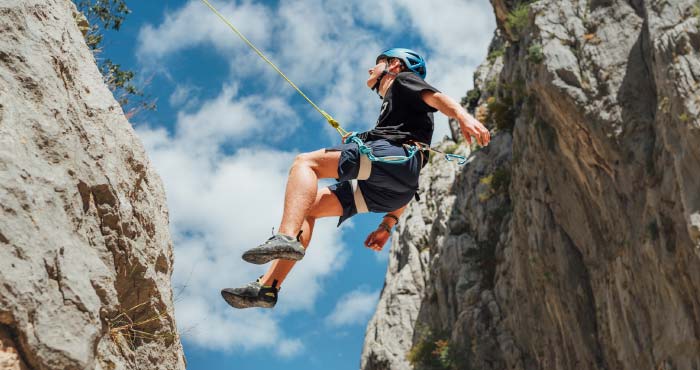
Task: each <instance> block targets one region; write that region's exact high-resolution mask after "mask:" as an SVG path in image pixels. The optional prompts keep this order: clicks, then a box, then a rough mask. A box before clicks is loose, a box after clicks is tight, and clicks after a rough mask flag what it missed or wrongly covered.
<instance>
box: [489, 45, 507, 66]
mask: <svg viewBox="0 0 700 370" xmlns="http://www.w3.org/2000/svg"><path fill="white" fill-rule="evenodd" d="M505 53H506V48H505V47H504V46H501V48H500V49H496V50H494V51H492V52H490V53H489V55H488V56H487V57H486V59H487V60H488V61H489V62H491V63H493V61H494V60H496V59H498V58H499V57H502V56H503V55H504V54H505Z"/></svg>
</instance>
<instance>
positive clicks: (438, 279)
mask: <svg viewBox="0 0 700 370" xmlns="http://www.w3.org/2000/svg"><path fill="white" fill-rule="evenodd" d="M492 4H493V5H494V9H495V14H496V17H497V19H498V24H499V30H498V32H497V34H496V36H495V39H494V42H493V44H492V47H491V52H492V53H491V57H490V58H489V61H487V62H485V63H484V64H483V65H482V66H481V67H480V68H479V70H478V71H477V75H476V76H475V85H476V87H477V88H476V90H475V91H473V92H470V94H469V95H468V96H467V99H465V103H467V104H469V105H470V108H472V109H476V114H479V112H484V111H486V112H487V113H486V116H485V117H486V121H487V123H488V124H490V125H492V126H495V127H496V130H497V131H498V134H497V135H496V136H495V138H494V139H493V141H492V144H491V145H489V146H488V147H487V148H484V149H482V150H480V151H477V152H475V153H471V155H470V162H469V164H467V165H466V166H465V167H463V168H462V169H454V168H452V167H450V165H449V164H447V163H445V162H444V161H436V160H435V159H433V161H432V163H431V164H430V165H429V167H426V169H424V172H423V175H422V177H423V178H422V180H421V181H422V183H421V188H422V193H421V197H422V200H421V201H420V202H414V203H412V204H411V206H410V208H409V210H408V211H407V212H406V213H405V214H404V216H403V218H402V220H401V222H400V225H401V226H400V227H399V228H398V229H397V231H396V234H394V238H393V239H394V240H395V243H393V244H392V246H391V259H390V263H389V270H388V272H387V277H386V279H387V281H386V285H385V288H384V290H383V292H382V296H381V299H380V302H379V306H378V309H377V313H376V314H375V316H374V317H373V318H372V321H371V322H370V324H369V327H368V329H367V334H366V340H365V348H364V351H363V355H362V368H363V369H411V368H415V369H562V370H565V369H616V370H617V369H629V370H633V369H664V370H670V369H674V370H676V369H677V370H680V369H688V370H690V369H698V368H700V121H699V120H698V113H700V89H699V88H698V86H699V85H698V84H699V83H700V54H699V52H700V32H699V24H700V19H699V16H700V3H698V2H697V1H695V0H692V1H691V0H686V1H683V0H675V1H652V0H649V1H642V0H631V1H621V0H590V1H574V0H557V1H553V0H552V1H545V0H540V1H537V2H534V3H531V4H522V2H520V1H509V0H492ZM523 10H524V11H523ZM509 14H510V17H508V15H509ZM519 14H520V15H519ZM519 21H522V22H519Z"/></svg>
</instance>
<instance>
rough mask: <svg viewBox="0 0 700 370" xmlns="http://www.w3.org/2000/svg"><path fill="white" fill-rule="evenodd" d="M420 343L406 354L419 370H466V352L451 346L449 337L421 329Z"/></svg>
mask: <svg viewBox="0 0 700 370" xmlns="http://www.w3.org/2000/svg"><path fill="white" fill-rule="evenodd" d="M416 331H417V332H418V341H417V342H416V344H415V345H414V346H413V347H411V349H410V350H409V351H408V353H407V354H406V359H407V360H408V362H409V363H410V364H411V366H413V368H415V369H417V370H465V369H468V367H467V364H468V362H467V358H466V354H465V353H461V354H460V352H464V351H458V350H456V349H455V348H453V347H454V346H452V345H451V343H450V341H449V340H448V339H445V338H446V337H447V335H446V334H445V335H435V334H434V333H433V332H432V331H431V330H430V329H428V328H425V327H419V328H417V329H416Z"/></svg>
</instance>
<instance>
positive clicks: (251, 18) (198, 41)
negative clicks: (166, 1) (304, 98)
mask: <svg viewBox="0 0 700 370" xmlns="http://www.w3.org/2000/svg"><path fill="white" fill-rule="evenodd" d="M212 4H213V5H214V6H215V7H217V9H218V10H219V12H220V13H221V14H222V15H223V16H224V17H227V18H230V19H236V20H237V23H236V27H237V28H238V29H239V30H240V31H241V32H242V33H243V34H245V35H246V37H247V38H248V39H250V40H251V41H252V42H254V43H256V44H258V45H260V46H261V47H265V45H266V41H267V40H268V37H267V35H269V33H270V29H269V28H268V27H269V25H270V24H271V22H270V21H269V19H268V16H269V12H267V11H266V8H265V7H264V6H262V5H258V4H254V3H251V2H243V3H241V4H236V3H235V2H233V3H232V2H222V1H212ZM139 33H140V34H139V45H138V47H137V53H138V55H139V56H141V57H145V58H149V57H152V58H162V57H164V56H167V55H168V54H171V53H175V52H178V51H181V50H184V49H188V48H191V47H193V46H201V45H209V46H213V47H214V48H216V49H217V50H218V51H220V52H224V53H233V52H236V51H242V50H243V49H244V48H246V46H245V45H243V44H241V43H238V42H231V40H232V37H235V36H234V35H232V34H231V30H230V29H229V28H228V27H227V26H226V24H225V23H222V22H221V20H220V19H219V18H218V17H217V16H216V15H215V14H214V13H212V12H211V11H210V10H209V9H208V8H207V7H206V6H205V5H204V4H203V3H202V2H201V1H198V0H191V1H189V2H188V3H187V4H185V6H183V7H182V8H180V9H177V10H175V11H174V12H171V13H166V14H165V19H164V20H163V22H162V23H161V24H160V25H158V26H152V25H146V26H144V27H143V28H142V29H141V30H140V32H139Z"/></svg>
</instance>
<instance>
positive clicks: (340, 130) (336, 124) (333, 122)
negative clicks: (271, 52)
mask: <svg viewBox="0 0 700 370" xmlns="http://www.w3.org/2000/svg"><path fill="white" fill-rule="evenodd" d="M202 2H203V3H204V4H206V6H208V7H209V9H211V11H212V12H214V14H216V15H217V16H218V17H219V18H220V19H221V20H222V21H224V23H226V25H228V26H229V28H230V29H231V30H233V32H235V33H236V34H237V35H238V37H240V38H241V40H243V41H245V43H246V44H248V46H250V48H251V49H253V50H254V51H255V52H256V53H257V54H258V55H259V56H260V57H261V58H262V59H263V60H264V61H265V62H267V64H269V65H270V66H271V67H272V68H274V70H275V71H277V73H279V74H280V76H282V78H284V79H285V80H286V81H287V82H289V84H290V85H291V86H292V87H293V88H294V89H295V90H296V91H297V92H298V93H299V95H301V96H302V97H303V98H304V99H306V101H307V102H309V104H311V106H313V107H314V108H315V109H316V110H317V111H318V112H319V113H321V115H323V117H324V118H325V119H326V121H328V124H329V125H331V126H332V127H333V128H334V129H336V131H338V133H339V134H340V135H341V136H343V137H344V136H346V135H348V134H349V132H347V131H345V130H344V129H343V128H342V127H340V123H339V122H338V121H336V120H335V119H333V117H331V115H330V114H328V113H326V112H325V111H324V110H323V109H321V108H319V107H318V106H317V105H316V104H314V102H312V101H311V99H309V98H308V97H307V96H306V94H304V93H303V92H302V91H301V90H300V89H299V88H298V87H297V85H295V84H294V82H292V81H291V80H290V79H289V78H287V76H285V74H284V73H282V71H280V69H279V68H277V66H276V65H275V64H274V63H272V62H271V61H270V60H269V59H267V57H266V56H265V55H264V54H263V53H262V52H261V51H260V50H258V48H256V47H255V45H253V43H252V42H250V41H249V40H248V39H247V38H246V37H245V36H243V34H242V33H240V32H239V31H238V29H236V27H235V26H234V25H233V24H231V22H229V21H228V20H227V19H226V18H225V17H224V16H223V15H221V13H219V11H218V10H216V8H214V6H212V5H211V4H210V3H209V1H207V0H202Z"/></svg>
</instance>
